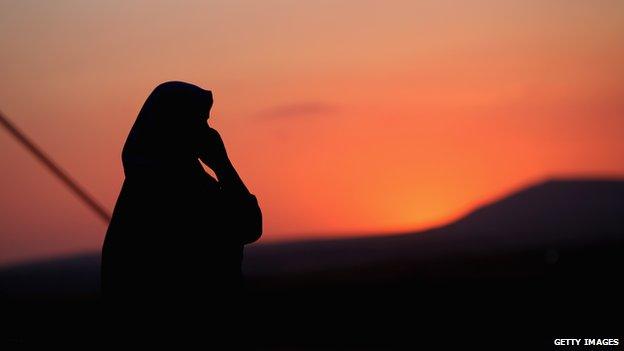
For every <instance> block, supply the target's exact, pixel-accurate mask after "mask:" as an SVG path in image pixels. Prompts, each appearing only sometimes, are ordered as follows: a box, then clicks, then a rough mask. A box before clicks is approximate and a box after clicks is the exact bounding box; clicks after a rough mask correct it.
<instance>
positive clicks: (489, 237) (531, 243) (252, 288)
mask: <svg viewBox="0 0 624 351" xmlns="http://www.w3.org/2000/svg"><path fill="white" fill-rule="evenodd" d="M623 233H624V181H620V180H551V181H546V182H543V183H540V184H537V185H534V186H531V187H529V188H526V189H523V190H520V191H518V192H515V193H513V194H510V195H509V196H507V197H505V198H503V199H500V200H498V201H495V202H493V203H490V204H486V205H484V206H482V207H480V208H477V209H475V210H474V211H472V212H470V213H469V214H468V215H466V216H465V217H463V218H461V219H459V220H457V221H455V222H453V223H450V224H448V225H445V226H442V227H439V228H435V229H431V230H427V231H423V232H415V233H408V234H401V235H391V236H379V237H366V238H355V239H340V240H314V241H302V242H292V243H276V244H257V245H251V246H250V247H248V248H246V252H245V260H244V272H245V276H246V280H247V287H248V290H249V292H250V295H249V299H250V301H255V303H253V304H252V305H253V306H254V307H253V310H254V311H256V312H257V313H259V314H260V315H262V314H263V313H279V311H280V309H279V308H278V306H280V305H281V307H282V310H281V311H282V312H283V313H292V314H296V315H298V316H300V317H301V316H305V315H309V314H310V313H311V314H315V313H321V312H319V311H320V310H317V307H318V306H322V307H323V308H329V307H328V306H333V307H331V308H346V310H347V311H350V312H349V313H348V315H349V316H350V318H353V319H355V318H356V317H354V316H357V315H358V314H357V313H355V314H354V313H353V312H354V311H360V312H361V311H362V308H361V306H362V305H361V304H364V305H365V306H366V308H365V309H364V310H366V311H368V312H370V313H372V315H379V314H381V315H384V316H387V313H389V312H388V310H387V308H389V307H388V306H394V307H395V308H397V309H398V310H399V311H401V310H402V311H403V312H407V311H412V310H415V311H418V312H417V313H427V311H428V312H431V309H434V307H432V305H431V303H433V304H435V303H436V302H438V303H439V302H441V301H444V300H445V299H449V300H448V302H445V303H444V304H443V307H442V308H443V309H449V308H450V309H453V308H455V307H457V308H459V310H461V309H464V308H476V307H475V306H470V305H471V304H472V303H475V304H477V305H478V304H479V303H481V304H482V305H480V306H481V307H478V309H479V310H480V311H481V312H486V311H495V312H501V311H498V309H499V308H501V309H502V310H504V311H511V310H513V309H515V308H518V309H520V310H522V308H523V307H521V306H525V307H527V306H528V307H530V308H532V309H531V310H532V311H545V312H544V313H547V314H548V313H550V312H547V311H553V309H556V308H557V307H559V308H563V309H565V308H566V306H571V307H574V306H575V305H574V304H575V303H578V301H579V299H582V300H583V301H584V302H585V303H584V305H583V306H584V308H589V309H590V310H591V305H592V303H600V304H605V305H606V306H611V307H609V308H614V307H615V305H613V303H615V302H616V301H617V302H618V305H619V297H618V296H620V293H621V291H622V289H621V288H620V287H619V279H620V277H621V267H623V266H624V256H623V255H622V248H623V246H622V245H623V243H624V235H623ZM0 277H1V279H0V286H1V291H2V294H3V299H4V300H5V302H6V301H12V300H16V299H17V300H22V301H37V300H44V301H55V300H62V301H72V300H77V301H97V300H98V299H99V256H98V255H97V254H84V255H79V256H75V257H68V258H63V259H57V260H50V261H41V262H33V263H31V264H24V265H19V266H15V267H11V268H8V269H5V270H3V271H2V273H1V274H0ZM198 279H201V278H198ZM371 296H375V298H374V299H373V300H371V299H370V297H371ZM310 297H313V298H312V299H311V298H310ZM498 300H500V301H505V304H497V303H496V301H498ZM286 301H290V302H286ZM374 301H376V302H374ZM483 303H485V305H483ZM488 303H491V304H492V305H487V304H488ZM557 303H559V304H560V305H559V306H557ZM568 304H571V305H568ZM610 304H611V305H610ZM313 306H316V307H313ZM453 306H454V307H453ZM321 310H322V309H321ZM293 311H296V312H293ZM403 312H402V313H403ZM501 313H502V312H501ZM317 317H318V316H317ZM464 318H465V317H464ZM338 320H340V318H338ZM537 320H540V319H539V318H537ZM377 321H379V320H377ZM541 321H542V323H543V322H544V321H543V320H541ZM353 322H354V320H351V319H350V323H351V324H350V325H353ZM516 322H517V321H516ZM335 323H338V322H335ZM356 325H357V324H356ZM534 325H535V324H534ZM293 335H296V334H293Z"/></svg>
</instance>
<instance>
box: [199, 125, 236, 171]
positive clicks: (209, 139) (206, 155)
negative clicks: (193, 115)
mask: <svg viewBox="0 0 624 351" xmlns="http://www.w3.org/2000/svg"><path fill="white" fill-rule="evenodd" d="M199 138H200V140H199V153H198V156H199V158H200V159H201V160H202V162H204V163H205V164H206V165H207V166H208V167H210V168H212V170H213V171H215V173H219V172H220V171H222V170H223V169H225V168H227V167H228V165H230V160H229V158H228V155H227V151H226V150H225V144H224V143H223V139H221V135H219V132H217V131H216V130H215V129H213V128H211V127H209V126H208V125H207V124H206V125H205V127H203V126H202V132H201V133H200V135H199Z"/></svg>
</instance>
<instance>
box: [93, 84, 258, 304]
mask: <svg viewBox="0 0 624 351" xmlns="http://www.w3.org/2000/svg"><path fill="white" fill-rule="evenodd" d="M211 106H212V94H211V93H210V92H209V91H206V90H203V89H201V88H199V87H196V86H194V85H190V84H187V83H181V82H168V83H164V84H161V85H160V86H158V87H157V88H156V89H155V90H154V92H152V94H151V95H150V96H149V98H148V99H147V101H146V102H145V104H144V106H143V108H142V109H141V112H140V113H139V116H138V117H137V120H136V122H135V124H134V126H133V127H132V130H131V132H130V135H129V136H128V139H127V141H126V144H125V145H124V150H123V153H122V159H123V165H124V173H125V180H124V183H123V187H122V189H121V193H120V194H119V198H118V199H117V203H116V205H115V210H114V212H113V217H112V220H111V222H110V225H109V227H108V231H107V233H106V239H105V241H104V246H103V250H102V290H103V293H104V296H105V298H118V299H135V298H140V299H145V298H159V299H163V298H164V299H167V298H172V297H175V298H182V299H183V298H202V297H203V296H205V295H207V294H229V293H233V292H236V291H238V290H239V289H240V287H241V260H242V254H243V246H244V245H245V244H247V243H251V242H253V241H256V240H257V239H258V238H259V237H260V235H261V233H262V216H261V213H260V208H259V206H258V202H257V200H256V198H255V197H254V196H253V195H251V194H250V193H248V192H247V191H246V190H245V191H241V190H238V189H237V190H232V189H223V188H222V187H221V185H220V183H219V182H217V180H215V179H214V178H212V177H211V176H210V175H209V174H208V173H206V172H205V171H204V169H203V167H202V165H201V164H200V162H199V161H198V158H197V152H196V150H195V148H196V147H197V142H196V140H197V138H199V137H201V133H198V130H201V128H204V127H205V126H206V118H207V116H208V113H209V111H210V108H211Z"/></svg>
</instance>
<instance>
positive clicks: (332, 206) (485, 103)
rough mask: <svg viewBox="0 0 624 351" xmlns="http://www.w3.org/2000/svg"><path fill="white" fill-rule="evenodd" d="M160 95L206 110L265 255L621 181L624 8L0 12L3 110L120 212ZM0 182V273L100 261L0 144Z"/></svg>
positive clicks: (115, 7)
mask: <svg viewBox="0 0 624 351" xmlns="http://www.w3.org/2000/svg"><path fill="white" fill-rule="evenodd" d="M167 80H184V81H189V82H192V83H195V84H198V85H200V86H201V87H203V88H206V89H210V90H212V91H213V93H214V98H215V105H214V108H213V114H212V120H211V123H212V125H213V126H215V128H217V129H218V130H219V131H220V132H221V135H222V136H223V138H224V140H225V143H226V145H227V147H228V150H229V154H230V157H231V159H232V160H233V162H234V164H235V166H237V168H238V169H239V172H240V173H241V175H242V176H243V179H244V180H245V182H246V183H247V185H248V186H249V188H250V189H251V190H252V192H253V193H255V194H256V195H257V197H258V199H259V201H260V203H261V206H262V209H263V213H264V218H265V235H264V237H263V239H262V241H266V242H270V241H276V240H293V239H298V238H303V237H305V238H308V237H326V236H340V235H358V234H367V235H368V234H374V233H378V234H379V233H391V232H396V231H407V230H412V229H413V230H416V229H423V228H427V227H430V226H433V225H438V224H442V223H445V222H448V221H450V220H452V219H454V218H456V217H458V216H461V215H462V214H463V213H465V212H466V211H469V210H470V209H471V208H473V207H474V206H477V205H479V204H481V203H483V202H486V201H488V200H491V199H494V198H497V197H499V196H502V195H504V194H506V193H507V192H509V191H513V190H515V189H517V188H519V187H522V186H525V185H528V184H531V183H532V182H535V181H539V180H541V179H544V178H547V177H552V176H565V177H570V176H598V175H610V176H624V1H621V0H613V1H606V0H604V1H603V0H593V1H576V0H557V1H554V0H552V1H551V0H513V1H500V0H491V1H440V0H425V1H413V0H410V1H381V0H379V1H363V0H357V1H356V0H332V1H329V0H328V1H308V2H304V1H287V0H283V1H274V0H265V1H239V0H235V1H232V0H228V1H147V0H146V1H128V0H123V1H106V2H103V1H68V0H57V1H34V0H21V1H20V0H13V1H6V0H0V110H2V111H3V112H4V113H5V114H6V115H7V116H9V117H10V118H11V119H12V120H13V121H14V122H15V123H16V125H17V126H18V127H20V129H22V130H23V131H24V132H26V133H27V134H28V135H29V136H30V137H32V138H33V139H34V140H35V141H36V142H37V143H38V144H39V145H40V146H41V147H42V148H44V149H45V150H46V151H47V152H48V153H49V154H50V155H52V156H53V158H54V159H55V160H56V161H57V162H58V163H60V164H61V165H62V166H63V167H65V168H66V169H67V170H68V171H69V172H70V173H71V174H72V175H73V176H74V177H75V178H76V179H77V180H78V181H79V182H80V183H81V184H82V185H84V186H85V187H86V188H88V189H89V191H90V192H91V193H92V194H93V195H94V196H95V197H96V198H97V199H98V200H99V201H100V202H101V203H102V204H104V205H105V206H106V207H107V208H109V209H112V208H113V206H114V203H115V200H116V197H117V195H118V192H119V189H120V186H121V183H122V181H123V171H122V167H121V160H120V153H121V148H122V145H123V143H124V141H125V138H126V136H127V133H128V131H129V128H130V127H131V125H132V123H133V122H134V119H135V117H136V115H137V113H138V111H139V109H140V107H141V105H142V103H143V101H144V100H145V98H146V97H147V95H148V94H149V93H150V91H151V90H152V89H153V88H154V87H155V86H156V85H157V84H158V83H160V82H163V81H167ZM0 165H1V167H2V169H1V172H0V265H1V264H7V263H11V262H17V261H22V260H28V259H34V258H39V257H49V256H55V255H62V254H71V253H75V252H80V251H85V250H98V249H99V248H100V247H101V244H102V240H103V238H104V233H105V231H106V225H105V224H104V223H103V222H101V221H100V220H99V219H98V218H97V217H96V216H94V215H93V214H92V213H91V212H89V211H88V209H86V208H85V207H84V206H83V205H82V204H81V203H80V202H78V200H77V199H76V198H75V197H74V196H73V195H72V194H70V193H69V192H68V191H67V190H66V189H65V188H64V187H63V186H62V185H61V183H60V182H59V181H57V180H56V179H54V178H52V177H51V176H50V175H49V174H48V173H47V172H46V171H45V169H44V168H43V167H42V166H41V165H40V164H38V163H37V162H36V161H35V160H34V159H33V158H32V157H31V156H30V155H29V154H28V153H27V152H26V151H25V150H24V149H23V148H22V147H21V146H20V145H19V144H17V143H16V141H15V140H13V139H12V138H11V137H10V135H9V134H8V133H6V132H5V131H4V130H0ZM155 191H157V189H155Z"/></svg>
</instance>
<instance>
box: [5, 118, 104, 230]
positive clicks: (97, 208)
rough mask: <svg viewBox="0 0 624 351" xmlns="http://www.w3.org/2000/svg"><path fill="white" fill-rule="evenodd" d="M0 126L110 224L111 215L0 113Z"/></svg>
mask: <svg viewBox="0 0 624 351" xmlns="http://www.w3.org/2000/svg"><path fill="white" fill-rule="evenodd" d="M0 125H2V126H3V127H4V128H5V129H6V130H7V131H8V132H9V133H10V134H11V135H12V136H13V137H14V138H15V139H17V141H18V142H19V143H20V144H22V146H24V147H25V148H26V149H27V150H28V151H30V153H31V154H32V155H33V156H34V157H35V158H36V159H37V160H38V161H39V162H41V163H42V164H43V165H44V166H45V167H46V168H47V169H48V170H49V171H50V172H51V173H52V174H53V175H54V176H56V177H57V178H58V179H59V180H60V181H61V182H63V184H64V185H65V186H67V187H68V188H69V190H71V191H72V192H73V193H74V195H76V196H78V198H79V199H80V200H81V201H82V202H83V203H84V204H85V205H87V207H89V209H91V210H92V211H93V212H94V213H95V214H96V215H97V216H98V217H100V219H102V220H103V221H104V222H105V223H108V222H110V219H111V215H110V212H108V210H107V209H105V208H104V207H103V206H102V205H100V203H98V202H97V200H95V199H94V198H93V196H91V195H90V194H89V193H87V192H86V190H85V189H83V188H82V187H81V186H80V185H79V184H78V183H77V182H76V181H75V180H74V179H72V178H71V177H70V176H69V174H68V173H67V172H66V171H65V170H63V169H62V168H61V167H60V166H59V165H57V164H56V163H55V162H54V161H53V160H52V159H51V158H50V157H49V156H48V155H47V154H46V153H44V152H43V150H41V149H40V148H39V147H38V146H37V145H35V144H34V143H33V142H32V141H31V140H30V139H29V138H28V137H27V136H26V135H25V134H24V133H23V132H21V131H20V130H19V129H17V127H16V126H15V125H14V124H13V123H12V122H11V121H10V120H9V119H8V118H7V116H6V115H5V114H4V113H2V111H0Z"/></svg>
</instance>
